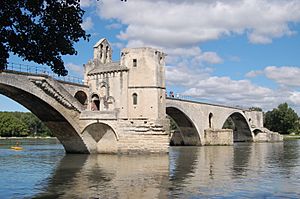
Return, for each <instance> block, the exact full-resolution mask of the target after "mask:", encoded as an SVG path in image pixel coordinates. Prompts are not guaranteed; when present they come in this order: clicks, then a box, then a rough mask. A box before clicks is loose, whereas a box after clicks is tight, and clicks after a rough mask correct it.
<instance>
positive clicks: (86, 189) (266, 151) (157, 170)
mask: <svg viewBox="0 0 300 199" xmlns="http://www.w3.org/2000/svg"><path fill="white" fill-rule="evenodd" d="M299 152H300V142H299V141H296V142H285V143H273V144H269V143H256V144H255V143H252V144H251V143H239V144H236V145H234V146H211V147H172V148H170V153H169V155H156V156H153V155H148V156H142V155H138V156H115V155H87V156H85V155H66V156H65V157H64V158H63V159H62V160H61V161H60V164H59V165H58V167H57V168H56V170H55V171H54V173H53V175H52V176H51V177H49V178H48V179H47V180H46V181H44V186H43V187H44V188H43V191H42V193H40V194H38V195H36V196H35V198H45V197H46V198H224V197H229V198H232V197H239V198H240V197H242V198H243V197H249V196H250V197H255V198H266V197H289V198H298V197H299V196H300V191H299V190H298V187H299V186H300V181H299V177H300V161H299Z"/></svg>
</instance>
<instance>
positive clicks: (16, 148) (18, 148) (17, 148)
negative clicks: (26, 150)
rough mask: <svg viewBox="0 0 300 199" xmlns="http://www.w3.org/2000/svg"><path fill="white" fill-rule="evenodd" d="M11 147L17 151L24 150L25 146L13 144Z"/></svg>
mask: <svg viewBox="0 0 300 199" xmlns="http://www.w3.org/2000/svg"><path fill="white" fill-rule="evenodd" d="M10 149H12V150H16V151H20V150H23V147H20V146H11V147H10Z"/></svg>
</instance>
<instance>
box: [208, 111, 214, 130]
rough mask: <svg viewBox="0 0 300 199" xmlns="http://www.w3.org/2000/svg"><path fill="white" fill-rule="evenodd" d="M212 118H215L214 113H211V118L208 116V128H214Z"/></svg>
mask: <svg viewBox="0 0 300 199" xmlns="http://www.w3.org/2000/svg"><path fill="white" fill-rule="evenodd" d="M212 117H213V114H212V113H209V116H208V126H209V128H212V121H211V120H212Z"/></svg>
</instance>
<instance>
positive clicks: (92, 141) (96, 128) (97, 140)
mask: <svg viewBox="0 0 300 199" xmlns="http://www.w3.org/2000/svg"><path fill="white" fill-rule="evenodd" d="M82 136H83V137H84V138H85V140H88V142H89V146H90V150H92V152H95V153H117V152H118V149H117V145H118V143H117V141H118V140H119V136H118V134H117V133H116V131H115V130H114V128H113V127H112V126H111V125H109V124H106V123H101V122H98V123H92V124H89V125H87V126H86V127H85V128H84V130H83V132H82Z"/></svg>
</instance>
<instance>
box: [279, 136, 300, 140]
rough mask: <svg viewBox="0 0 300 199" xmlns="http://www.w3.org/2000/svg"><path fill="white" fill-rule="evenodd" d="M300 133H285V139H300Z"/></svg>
mask: <svg viewBox="0 0 300 199" xmlns="http://www.w3.org/2000/svg"><path fill="white" fill-rule="evenodd" d="M298 139H300V135H283V140H298Z"/></svg>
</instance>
